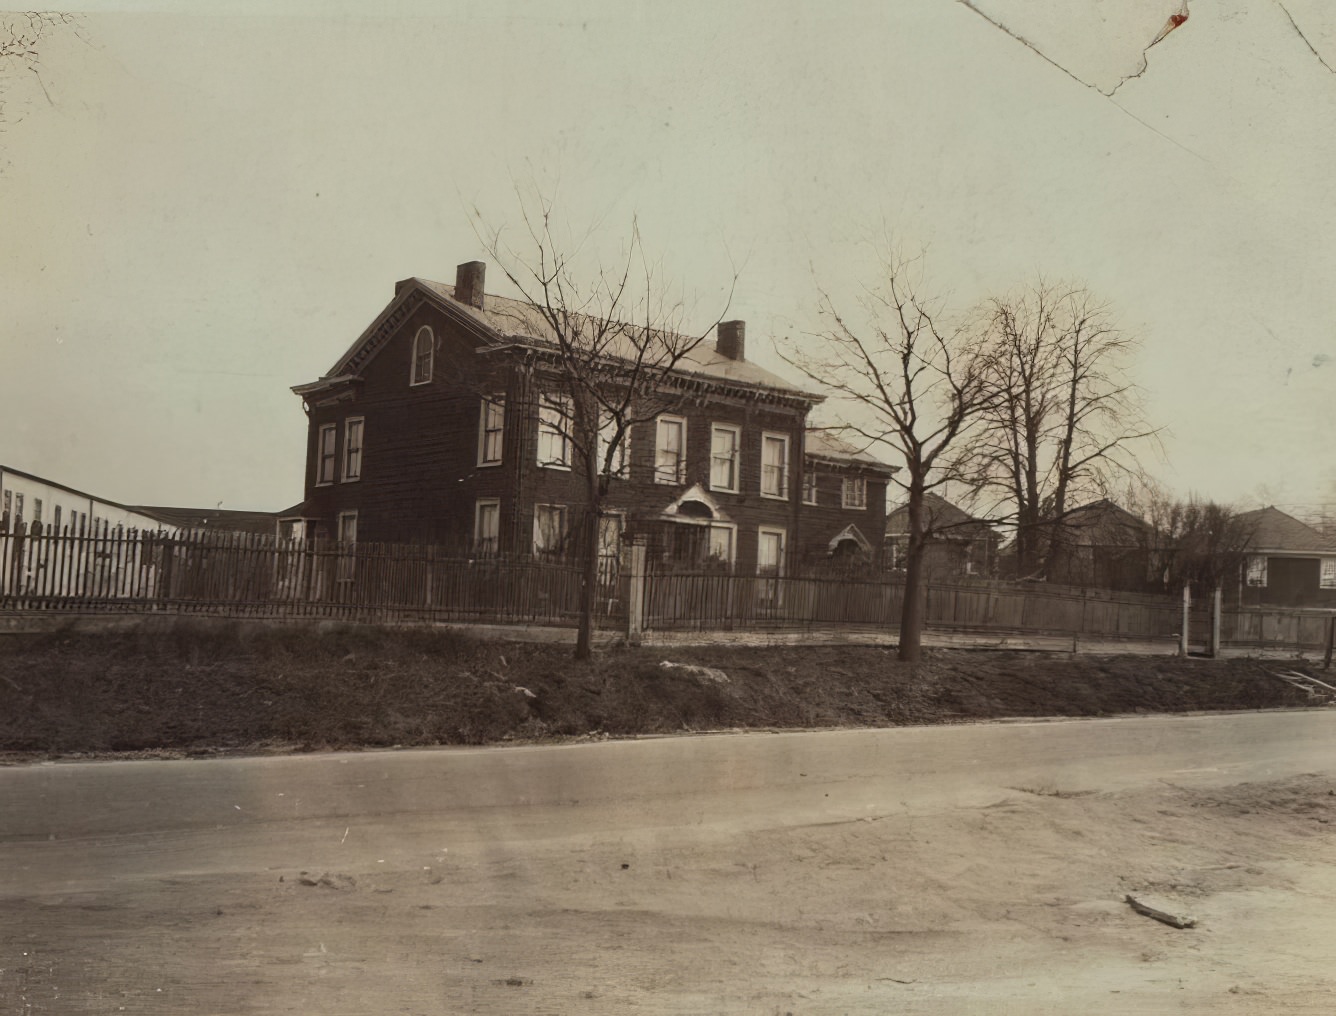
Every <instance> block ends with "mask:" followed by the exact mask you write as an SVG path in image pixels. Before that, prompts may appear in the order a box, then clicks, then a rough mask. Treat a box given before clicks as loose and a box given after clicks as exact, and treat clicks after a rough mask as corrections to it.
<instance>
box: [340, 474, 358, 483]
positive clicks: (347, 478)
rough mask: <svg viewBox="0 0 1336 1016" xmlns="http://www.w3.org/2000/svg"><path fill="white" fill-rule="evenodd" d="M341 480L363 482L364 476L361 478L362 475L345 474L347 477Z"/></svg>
mask: <svg viewBox="0 0 1336 1016" xmlns="http://www.w3.org/2000/svg"><path fill="white" fill-rule="evenodd" d="M339 482H340V483H361V482H362V478H361V477H360V476H345V477H344V478H343V479H342V480H340V481H339Z"/></svg>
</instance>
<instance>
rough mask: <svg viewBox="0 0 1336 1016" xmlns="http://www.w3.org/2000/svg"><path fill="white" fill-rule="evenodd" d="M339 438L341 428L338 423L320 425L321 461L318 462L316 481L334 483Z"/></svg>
mask: <svg viewBox="0 0 1336 1016" xmlns="http://www.w3.org/2000/svg"><path fill="white" fill-rule="evenodd" d="M338 440H339V428H338V426H337V425H336V424H333V423H326V424H322V425H321V427H320V446H319V451H318V455H319V461H318V462H317V464H316V476H315V482H316V483H333V482H334V473H335V470H336V468H337V465H338V464H337V462H336V461H335V458H334V456H335V449H336V448H337V445H338Z"/></svg>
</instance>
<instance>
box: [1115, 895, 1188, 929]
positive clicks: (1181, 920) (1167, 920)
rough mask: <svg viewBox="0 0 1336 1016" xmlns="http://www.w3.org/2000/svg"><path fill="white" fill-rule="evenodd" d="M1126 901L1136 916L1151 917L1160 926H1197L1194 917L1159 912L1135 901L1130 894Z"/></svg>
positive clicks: (1164, 911) (1157, 909) (1158, 909)
mask: <svg viewBox="0 0 1336 1016" xmlns="http://www.w3.org/2000/svg"><path fill="white" fill-rule="evenodd" d="M1126 899H1127V903H1128V906H1130V907H1131V908H1132V909H1133V910H1135V911H1136V912H1137V913H1138V914H1142V915H1144V916H1146V917H1153V918H1154V919H1155V920H1157V921H1159V922H1160V923H1161V924H1167V925H1169V927H1171V928H1195V927H1196V926H1197V919H1196V918H1195V917H1187V916H1185V915H1179V914H1173V913H1170V912H1169V911H1167V910H1161V909H1160V908H1159V907H1152V906H1151V905H1150V904H1149V903H1145V902H1143V901H1141V900H1139V899H1137V898H1136V897H1135V896H1132V895H1131V894H1130V893H1129V894H1128V896H1127V897H1126Z"/></svg>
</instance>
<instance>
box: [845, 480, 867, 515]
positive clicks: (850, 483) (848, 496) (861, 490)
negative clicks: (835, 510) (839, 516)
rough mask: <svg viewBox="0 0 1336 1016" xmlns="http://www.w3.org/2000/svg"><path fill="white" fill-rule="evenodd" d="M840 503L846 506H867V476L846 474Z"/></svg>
mask: <svg viewBox="0 0 1336 1016" xmlns="http://www.w3.org/2000/svg"><path fill="white" fill-rule="evenodd" d="M840 504H841V505H843V506H844V507H845V508H866V507H867V477H865V476H846V477H845V478H844V485H843V487H842V488H841V493H840Z"/></svg>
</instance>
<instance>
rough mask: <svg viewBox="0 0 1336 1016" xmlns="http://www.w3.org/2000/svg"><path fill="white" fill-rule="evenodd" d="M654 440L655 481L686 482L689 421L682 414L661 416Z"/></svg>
mask: <svg viewBox="0 0 1336 1016" xmlns="http://www.w3.org/2000/svg"><path fill="white" fill-rule="evenodd" d="M657 423H658V432H657V434H656V436H655V442H654V482H655V483H686V480H687V421H686V420H684V419H682V417H680V416H661V417H659V419H658V421H657Z"/></svg>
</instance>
